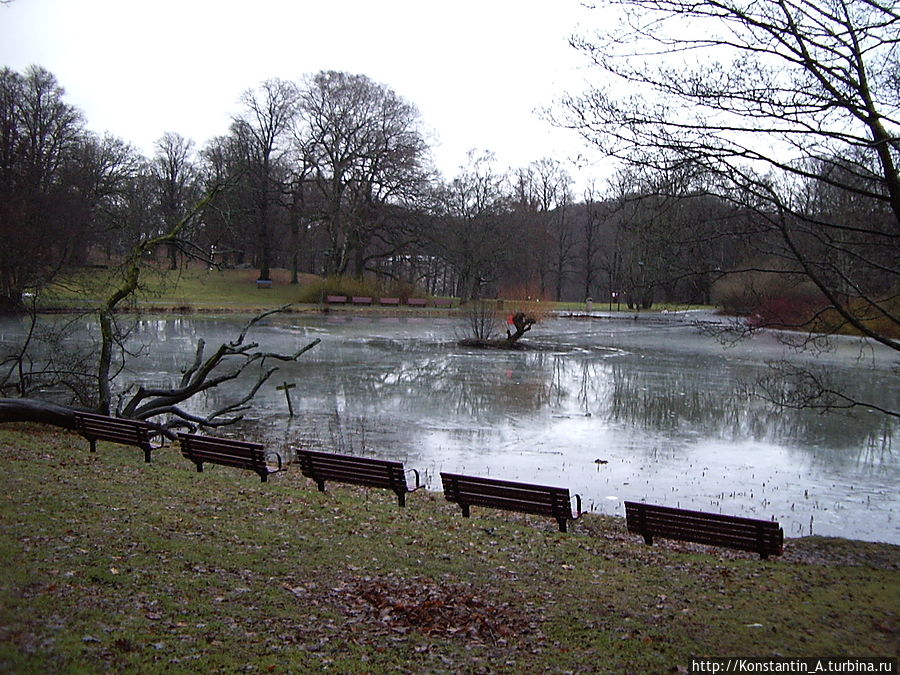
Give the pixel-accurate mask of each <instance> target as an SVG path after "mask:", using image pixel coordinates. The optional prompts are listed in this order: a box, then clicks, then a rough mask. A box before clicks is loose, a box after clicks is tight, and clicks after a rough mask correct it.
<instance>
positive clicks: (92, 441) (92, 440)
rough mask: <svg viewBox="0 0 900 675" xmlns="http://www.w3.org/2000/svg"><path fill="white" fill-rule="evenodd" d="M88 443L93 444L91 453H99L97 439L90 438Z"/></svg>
mask: <svg viewBox="0 0 900 675" xmlns="http://www.w3.org/2000/svg"><path fill="white" fill-rule="evenodd" d="M88 442H89V443H90V444H91V452H97V439H96V438H89V439H88Z"/></svg>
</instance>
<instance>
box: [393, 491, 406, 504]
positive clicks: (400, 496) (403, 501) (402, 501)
mask: <svg viewBox="0 0 900 675" xmlns="http://www.w3.org/2000/svg"><path fill="white" fill-rule="evenodd" d="M395 494H396V495H397V502H399V504H400V506H406V492H403V491H401V490H397V492H396V493H395Z"/></svg>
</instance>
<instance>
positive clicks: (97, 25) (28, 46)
mask: <svg viewBox="0 0 900 675" xmlns="http://www.w3.org/2000/svg"><path fill="white" fill-rule="evenodd" d="M596 18H597V17H596V16H595V15H592V14H591V12H589V11H587V10H584V9H583V8H582V7H581V6H580V5H579V3H578V1H577V0H543V1H539V0H454V1H453V2H436V1H434V0H432V1H423V0H326V1H323V0H317V1H315V2H308V1H306V0H250V1H246V0H245V1H240V2H238V1H233V0H153V1H150V0H14V1H13V2H12V3H11V4H10V5H6V6H0V63H2V65H5V66H9V67H10V68H12V69H13V70H16V71H18V72H23V71H24V70H25V68H27V67H28V66H29V65H31V64H38V65H41V66H43V67H45V68H47V69H48V70H50V71H51V72H52V73H53V74H54V75H56V77H57V79H58V80H59V82H60V84H61V85H62V86H63V87H64V88H65V90H66V92H67V101H68V102H69V103H71V104H73V105H75V106H77V107H79V108H80V109H81V110H82V111H84V113H85V115H86V118H87V121H88V125H89V127H90V128H91V129H92V130H94V131H97V132H100V133H103V132H109V133H111V134H113V135H115V136H118V137H120V138H122V139H124V140H126V141H128V142H130V143H132V144H134V145H135V146H137V147H138V148H139V149H141V150H142V151H143V152H144V153H146V154H148V155H149V154H152V151H153V144H154V141H155V140H156V139H157V138H159V137H160V136H161V135H162V134H163V133H165V132H167V131H173V132H177V133H180V134H182V135H183V136H186V137H188V138H191V139H193V140H194V141H195V142H196V143H197V144H198V146H200V145H203V144H204V143H205V142H206V141H207V140H209V139H210V138H212V137H214V136H216V135H220V134H223V133H225V132H226V131H227V129H228V124H229V120H230V117H231V116H232V115H234V114H236V113H238V112H239V111H240V106H239V104H238V97H239V96H240V94H241V92H243V91H245V90H246V89H249V88H252V87H255V86H256V85H258V84H259V83H260V82H262V81H263V80H266V79H269V78H272V77H280V78H283V79H289V80H295V81H296V80H299V78H300V77H301V76H303V75H305V74H308V73H315V72H318V71H320V70H342V71H347V72H350V73H362V74H364V75H367V76H369V77H370V78H371V79H373V80H375V81H376V82H379V83H382V84H385V85H387V86H388V87H390V88H391V89H393V90H394V91H395V92H396V93H397V94H399V95H400V96H402V97H403V98H405V99H406V100H408V101H410V102H411V103H413V104H415V105H416V106H417V107H418V109H419V111H420V112H421V115H422V119H423V121H424V123H425V125H426V126H427V127H428V128H429V129H431V130H432V131H433V133H434V134H435V135H436V138H437V142H436V143H435V150H434V155H435V162H436V164H437V166H438V168H439V169H441V170H442V171H443V172H444V174H445V176H446V177H448V178H450V177H452V176H453V175H455V174H456V172H457V168H458V167H459V166H460V165H461V164H463V163H464V162H465V158H466V152H467V151H468V150H469V149H470V148H476V149H479V150H492V151H494V152H495V153H496V154H497V157H498V160H499V161H500V163H501V165H502V166H504V167H513V168H516V167H520V166H524V165H526V164H527V163H528V162H530V161H532V160H535V159H539V158H541V157H545V156H548V157H554V158H556V159H559V160H561V161H566V160H568V159H569V158H571V157H574V156H575V155H577V154H578V153H579V152H580V151H582V150H585V149H586V148H585V146H584V144H583V142H581V141H580V140H578V139H577V138H576V137H575V136H574V135H573V134H572V132H566V131H564V130H559V129H554V128H553V127H551V126H550V125H549V124H548V123H547V122H544V121H542V120H541V119H540V118H539V117H538V116H537V115H536V113H535V110H536V109H539V108H541V107H543V106H547V105H550V104H551V103H552V102H553V100H554V99H555V98H556V97H558V96H559V95H561V94H562V93H564V92H565V91H572V90H580V89H581V88H582V86H581V83H582V81H583V79H584V77H585V76H586V73H585V72H584V71H583V70H582V67H583V66H584V59H583V57H581V56H580V55H579V54H578V53H577V52H576V51H575V50H574V49H572V48H571V47H570V46H569V45H568V42H567V39H568V37H569V36H570V35H571V34H572V33H573V32H576V31H577V30H579V24H581V26H582V28H584V27H586V26H590V25H591V22H592V21H596ZM570 172H571V173H572V174H573V175H577V174H579V172H578V170H577V169H576V168H575V167H571V168H570ZM579 178H581V179H583V178H584V175H579Z"/></svg>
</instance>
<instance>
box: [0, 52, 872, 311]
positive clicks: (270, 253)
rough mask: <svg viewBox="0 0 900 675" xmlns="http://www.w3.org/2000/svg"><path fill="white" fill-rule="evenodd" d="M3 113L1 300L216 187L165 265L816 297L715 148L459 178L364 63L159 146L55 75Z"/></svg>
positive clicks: (635, 297) (638, 297)
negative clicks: (115, 132)
mask: <svg viewBox="0 0 900 675" xmlns="http://www.w3.org/2000/svg"><path fill="white" fill-rule="evenodd" d="M0 124H2V138H0V159H2V166H0V233H2V237H3V242H4V245H3V247H2V250H0V295H2V296H3V301H2V303H0V304H3V305H5V306H7V307H10V306H13V307H14V306H16V305H18V304H20V303H21V300H22V297H23V294H24V293H26V292H34V291H35V290H36V289H40V288H41V287H43V286H44V285H45V284H47V283H48V282H49V281H50V280H52V278H53V277H54V275H55V274H57V273H58V272H59V271H60V270H64V269H66V268H70V267H72V266H81V265H86V264H98V263H99V264H113V263H115V262H116V261H117V260H118V259H120V257H121V256H123V255H124V254H125V253H126V252H128V251H129V250H131V249H132V248H133V247H134V245H135V242H138V241H140V240H142V239H144V240H145V239H147V238H150V237H154V236H158V235H160V234H162V233H165V232H167V231H169V230H171V229H172V228H173V227H174V226H175V225H176V224H177V223H179V222H180V221H181V219H183V218H184V217H185V215H186V214H188V213H189V212H190V211H191V209H192V208H193V206H194V205H195V204H196V203H198V202H199V201H200V200H201V199H203V198H204V197H205V196H209V195H211V194H214V197H213V198H212V199H211V200H209V201H208V203H207V204H206V205H205V207H204V209H203V210H202V213H200V214H199V215H198V217H196V218H195V219H193V220H192V221H191V222H190V224H189V226H188V227H186V228H184V229H183V230H182V231H181V234H180V236H179V241H178V243H177V244H171V245H169V246H167V248H166V250H165V252H164V253H162V254H160V258H161V263H162V264H164V265H166V266H168V267H170V268H171V269H177V268H178V267H179V266H182V265H184V264H186V263H187V261H189V260H191V259H200V260H204V261H206V262H208V263H209V262H211V263H215V264H219V265H224V266H246V267H252V268H253V269H257V270H258V272H259V278H260V279H263V280H265V279H268V278H269V275H270V270H271V269H272V268H274V267H278V268H286V269H289V270H291V271H292V273H293V278H294V279H295V280H296V279H297V278H298V275H299V274H300V273H312V274H317V275H346V276H353V277H362V276H367V277H370V278H373V279H375V280H393V281H402V282H407V283H410V284H415V285H416V286H417V287H418V288H419V289H421V290H422V291H423V292H427V293H430V294H433V295H450V296H457V297H459V298H461V299H462V300H463V301H467V300H470V299H473V298H481V297H510V298H524V297H531V298H540V299H545V300H558V301H559V300H562V301H584V300H585V299H586V298H589V297H590V298H593V299H594V301H595V303H597V304H601V305H602V304H605V303H607V302H610V303H612V302H616V303H621V304H622V305H626V306H628V307H634V308H641V309H648V308H651V307H652V306H653V305H654V303H657V302H666V303H691V304H710V303H718V304H721V305H724V306H726V307H727V308H728V309H731V310H733V311H743V312H750V311H754V309H756V308H758V307H760V306H761V305H762V304H765V303H767V302H768V303H771V302H772V301H773V298H774V297H781V296H784V295H791V296H792V297H797V296H801V297H803V298H804V299H805V300H804V301H810V298H817V299H818V300H821V293H820V292H819V291H818V290H817V289H816V288H815V287H814V285H813V284H810V283H808V281H807V280H806V279H805V278H804V275H803V273H804V270H803V269H802V265H800V264H798V263H797V261H796V260H792V259H790V258H789V257H788V256H785V255H784V254H783V249H784V244H783V242H781V241H780V232H779V231H778V228H776V227H773V226H772V223H771V222H770V221H771V215H772V214H771V213H770V212H769V211H767V209H768V208H769V207H768V206H765V205H764V206H763V207H762V208H760V207H758V206H755V205H754V204H753V203H752V199H751V200H748V199H747V198H746V197H747V196H746V195H740V196H739V198H730V199H729V198H728V197H727V195H726V196H723V195H722V194H719V193H717V191H716V190H715V189H713V187H714V186H713V185H712V182H711V181H713V180H714V177H713V176H711V175H710V174H709V172H708V171H706V170H705V168H704V165H703V163H702V162H699V161H698V162H693V163H692V162H685V161H678V162H673V163H672V164H671V165H669V166H666V167H659V166H654V165H652V164H646V165H644V166H641V165H639V164H632V165H626V168H623V169H621V170H619V171H618V172H617V173H616V174H615V176H614V177H613V178H612V179H611V180H609V181H607V182H605V183H604V184H603V185H602V186H600V185H593V186H592V187H590V188H589V189H587V190H585V191H584V192H583V193H581V194H575V193H574V192H573V180H572V178H571V176H570V174H569V173H568V172H567V170H566V167H565V166H564V165H563V164H562V163H561V162H560V161H558V160H556V159H554V158H541V159H537V160H536V161H534V162H532V163H531V164H529V165H528V166H525V167H520V168H515V169H503V170H501V169H500V168H499V167H498V166H497V165H496V162H495V161H494V158H493V156H492V155H491V154H490V153H489V152H484V153H481V154H478V153H475V152H473V153H471V154H470V156H469V161H468V164H467V165H466V166H464V167H462V168H461V170H460V173H459V174H458V175H457V176H455V177H452V178H451V179H449V180H447V179H445V178H444V177H443V176H440V175H439V174H438V173H437V172H436V171H435V170H434V168H433V166H432V164H431V162H430V148H429V146H428V143H427V141H426V139H425V136H424V134H423V133H422V131H421V129H422V121H421V119H420V117H419V113H418V111H417V109H416V108H415V106H414V105H413V104H411V103H410V102H407V101H405V100H404V99H402V98H401V97H399V96H398V95H397V94H395V93H394V92H393V91H392V90H391V89H389V88H387V87H386V86H384V85H381V84H378V83H375V82H373V81H372V80H371V79H369V78H368V77H366V76H364V75H355V74H349V73H344V72H320V73H317V74H314V75H310V76H308V77H306V78H305V79H303V80H302V81H300V82H288V81H283V80H278V79H273V80H267V81H265V82H263V83H261V84H260V85H259V86H257V87H256V88H253V89H249V90H247V91H246V92H245V93H244V94H243V96H242V98H241V111H240V113H239V114H237V115H235V116H234V118H233V120H232V124H231V127H230V131H229V133H228V134H226V135H224V136H220V137H217V138H213V139H211V140H209V141H207V142H206V143H205V145H203V146H202V147H198V146H196V145H195V143H194V142H193V141H192V140H190V139H187V138H184V137H182V136H181V135H179V134H178V133H176V132H170V133H166V134H164V135H163V136H162V137H161V138H160V139H159V140H158V141H157V143H156V147H155V153H154V154H153V156H152V157H145V156H143V155H142V154H141V153H139V152H138V151H136V150H135V148H133V147H132V146H130V145H129V144H128V143H127V142H126V141H124V140H122V139H119V138H115V137H113V136H110V135H105V136H102V137H100V136H97V135H95V134H93V133H90V132H88V131H87V130H86V126H85V119H84V116H83V114H82V113H81V112H80V111H79V110H78V109H77V108H75V107H74V106H72V105H70V104H69V103H67V102H66V98H65V91H64V89H63V87H62V86H61V84H60V83H59V82H58V81H57V79H56V77H55V76H54V75H53V74H52V73H50V72H48V71H47V70H46V69H44V68H41V67H37V66H34V67H31V68H29V69H27V70H26V71H25V72H23V73H17V72H14V71H12V70H10V69H8V68H6V69H4V70H2V72H0ZM821 168H822V170H823V171H826V170H830V168H829V166H828V165H824V164H823V166H822V167H821ZM807 206H808V209H809V213H810V214H815V217H816V218H819V217H821V214H823V213H825V212H827V211H828V210H829V209H833V208H840V207H842V206H841V202H840V196H839V195H838V196H835V194H833V193H829V192H825V191H819V192H818V193H812V192H811V199H809V201H808V204H807ZM873 208H876V211H877V210H878V209H879V208H881V207H880V206H879V205H877V204H873ZM882 290H883V291H884V292H887V291H888V290H889V289H888V288H884V289H882Z"/></svg>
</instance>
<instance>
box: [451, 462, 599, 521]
mask: <svg viewBox="0 0 900 675" xmlns="http://www.w3.org/2000/svg"><path fill="white" fill-rule="evenodd" d="M441 482H442V483H443V485H444V497H445V498H446V499H447V501H449V502H454V503H456V504H459V506H460V507H462V514H463V517H464V518H468V517H469V509H470V507H472V506H487V507H491V508H495V509H505V510H507V511H518V512H520V513H530V514H532V515H537V516H549V517H551V518H555V519H556V522H557V523H558V524H559V531H560V532H565V531H566V530H567V523H568V521H570V520H577V519H578V518H580V517H581V497H580V496H579V495H575V499H576V502H577V508H576V513H574V514H573V513H572V499H571V497H570V496H569V489H568V488H561V487H552V486H549V485H533V484H531V483H517V482H513V481H506V480H496V479H494V478H482V477H479V476H462V475H460V474H455V473H444V472H441Z"/></svg>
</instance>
